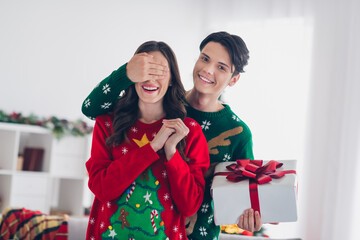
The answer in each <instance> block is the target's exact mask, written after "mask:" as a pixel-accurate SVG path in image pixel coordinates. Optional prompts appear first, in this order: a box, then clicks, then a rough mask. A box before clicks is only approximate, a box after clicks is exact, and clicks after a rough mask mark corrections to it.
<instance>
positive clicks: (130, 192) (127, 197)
mask: <svg viewBox="0 0 360 240" xmlns="http://www.w3.org/2000/svg"><path fill="white" fill-rule="evenodd" d="M134 189H135V182H133V183H132V187H131V189H130V191H129V193H128V195H127V196H126V201H127V202H128V201H129V198H130V196H131V194H132V193H133V192H134Z"/></svg>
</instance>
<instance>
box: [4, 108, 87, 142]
mask: <svg viewBox="0 0 360 240" xmlns="http://www.w3.org/2000/svg"><path fill="white" fill-rule="evenodd" d="M0 122H5V123H19V124H27V125H35V126H40V127H44V128H47V129H49V130H51V131H52V132H53V134H54V135H55V136H56V137H57V138H58V139H60V138H62V137H64V136H65V135H72V136H86V135H88V134H90V133H92V131H93V128H92V127H90V126H88V125H87V124H86V122H84V121H82V120H77V121H68V120H66V119H59V118H57V117H55V116H52V117H49V118H43V119H41V118H39V117H37V116H36V115H34V114H30V115H29V116H23V115H22V114H21V113H17V112H13V113H11V114H7V113H5V112H4V111H2V110H0Z"/></svg>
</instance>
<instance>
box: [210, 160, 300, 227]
mask: <svg viewBox="0 0 360 240" xmlns="http://www.w3.org/2000/svg"><path fill="white" fill-rule="evenodd" d="M278 162H280V161H278ZM232 163H236V162H222V163H219V164H218V165H217V166H216V168H215V173H216V172H229V170H227V169H226V166H228V165H230V164H232ZM281 163H283V166H282V167H280V168H278V169H277V171H284V170H296V160H285V161H281ZM265 164H266V161H264V163H263V165H265ZM211 194H212V198H213V204H214V221H215V224H216V225H228V224H236V223H238V222H239V217H240V215H241V214H243V212H244V210H246V209H249V208H251V202H250V193H249V180H248V179H245V180H242V181H240V182H231V181H229V180H227V179H226V176H215V177H214V179H213V182H212V187H211ZM258 196H259V203H260V213H261V221H262V223H279V222H295V221H297V178H296V174H293V173H291V174H286V175H284V176H283V177H282V178H279V179H274V178H273V179H272V181H270V182H268V183H264V184H258Z"/></svg>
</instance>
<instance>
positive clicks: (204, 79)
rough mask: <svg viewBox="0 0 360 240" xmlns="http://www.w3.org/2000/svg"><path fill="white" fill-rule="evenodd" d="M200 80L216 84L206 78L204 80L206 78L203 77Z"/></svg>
mask: <svg viewBox="0 0 360 240" xmlns="http://www.w3.org/2000/svg"><path fill="white" fill-rule="evenodd" d="M200 78H201V80H203V81H204V82H207V83H214V82H211V81H209V80H208V79H206V78H204V77H202V76H200Z"/></svg>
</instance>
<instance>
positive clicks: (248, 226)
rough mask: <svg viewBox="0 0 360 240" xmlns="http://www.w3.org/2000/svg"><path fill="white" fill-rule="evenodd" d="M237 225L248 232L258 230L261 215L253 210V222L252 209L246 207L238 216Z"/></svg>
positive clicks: (260, 224)
mask: <svg viewBox="0 0 360 240" xmlns="http://www.w3.org/2000/svg"><path fill="white" fill-rule="evenodd" d="M237 225H238V227H239V228H241V229H243V230H247V231H250V232H254V231H259V230H260V229H261V226H262V223H261V217H260V214H259V212H258V211H255V222H254V210H253V209H251V208H250V209H246V210H245V211H244V213H243V214H242V215H241V216H240V219H239V222H238V224H237Z"/></svg>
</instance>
